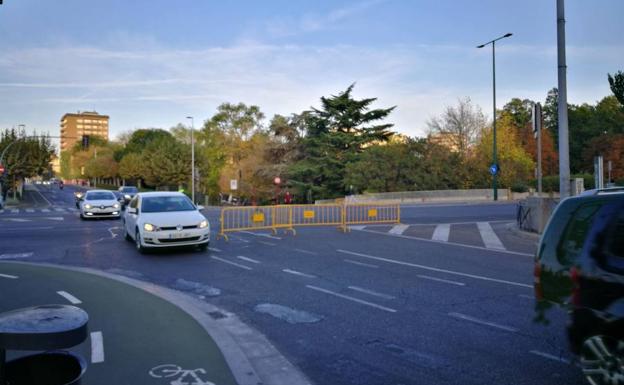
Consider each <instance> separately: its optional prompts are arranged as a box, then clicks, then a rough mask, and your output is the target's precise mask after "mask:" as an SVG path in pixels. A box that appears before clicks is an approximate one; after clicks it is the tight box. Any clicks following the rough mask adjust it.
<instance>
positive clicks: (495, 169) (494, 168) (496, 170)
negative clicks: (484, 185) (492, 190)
mask: <svg viewBox="0 0 624 385" xmlns="http://www.w3.org/2000/svg"><path fill="white" fill-rule="evenodd" d="M499 172H500V168H498V165H497V164H496V163H494V164H493V165H491V166H490V174H492V175H496V174H498V173H499Z"/></svg>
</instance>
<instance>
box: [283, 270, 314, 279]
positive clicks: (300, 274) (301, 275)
mask: <svg viewBox="0 0 624 385" xmlns="http://www.w3.org/2000/svg"><path fill="white" fill-rule="evenodd" d="M282 271H283V272H284V273H288V274H293V275H298V276H300V277H306V278H316V276H315V275H312V274H306V273H302V272H300V271H296V270H290V269H283V270H282Z"/></svg>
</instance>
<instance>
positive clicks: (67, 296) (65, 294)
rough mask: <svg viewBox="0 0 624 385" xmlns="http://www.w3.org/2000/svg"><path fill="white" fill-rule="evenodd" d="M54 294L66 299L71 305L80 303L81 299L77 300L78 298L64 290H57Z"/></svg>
mask: <svg viewBox="0 0 624 385" xmlns="http://www.w3.org/2000/svg"><path fill="white" fill-rule="evenodd" d="M56 294H58V295H60V296H61V297H63V298H65V299H66V300H68V301H69V302H70V303H71V304H72V305H78V304H79V303H82V301H81V300H79V299H78V298H76V297H74V296H73V295H71V294H69V293H68V292H66V291H62V290H61V291H57V292H56Z"/></svg>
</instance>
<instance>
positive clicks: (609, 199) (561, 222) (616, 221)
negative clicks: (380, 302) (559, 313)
mask: <svg viewBox="0 0 624 385" xmlns="http://www.w3.org/2000/svg"><path fill="white" fill-rule="evenodd" d="M535 294H536V298H537V311H538V319H540V318H544V317H545V312H546V310H547V309H548V308H550V307H552V306H554V305H559V306H562V307H564V308H565V309H567V310H568V311H569V313H570V322H569V326H568V339H569V342H570V348H571V351H572V352H573V353H574V354H576V355H578V356H579V358H580V363H581V367H582V369H583V372H584V374H585V377H586V378H587V379H588V381H589V383H591V384H614V383H623V381H624V192H621V191H620V192H618V191H613V190H593V191H592V192H590V193H587V194H585V195H583V196H579V197H573V198H568V199H566V200H564V201H562V202H561V203H560V204H559V206H558V207H557V209H556V210H555V212H554V213H553V215H552V217H551V219H550V221H549V223H548V225H547V226H546V229H545V231H544V234H543V236H542V238H541V240H540V244H539V247H538V252H537V256H536V264H535ZM618 381H619V382H618Z"/></svg>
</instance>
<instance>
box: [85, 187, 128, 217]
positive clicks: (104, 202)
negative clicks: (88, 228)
mask: <svg viewBox="0 0 624 385" xmlns="http://www.w3.org/2000/svg"><path fill="white" fill-rule="evenodd" d="M79 206H80V207H79V208H80V218H82V219H86V218H102V217H106V218H119V217H120V216H121V205H120V204H119V202H118V201H117V198H115V194H113V193H112V192H110V191H108V190H90V191H87V192H86V193H85V195H84V197H83V198H82V199H81V200H80V205H79Z"/></svg>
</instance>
